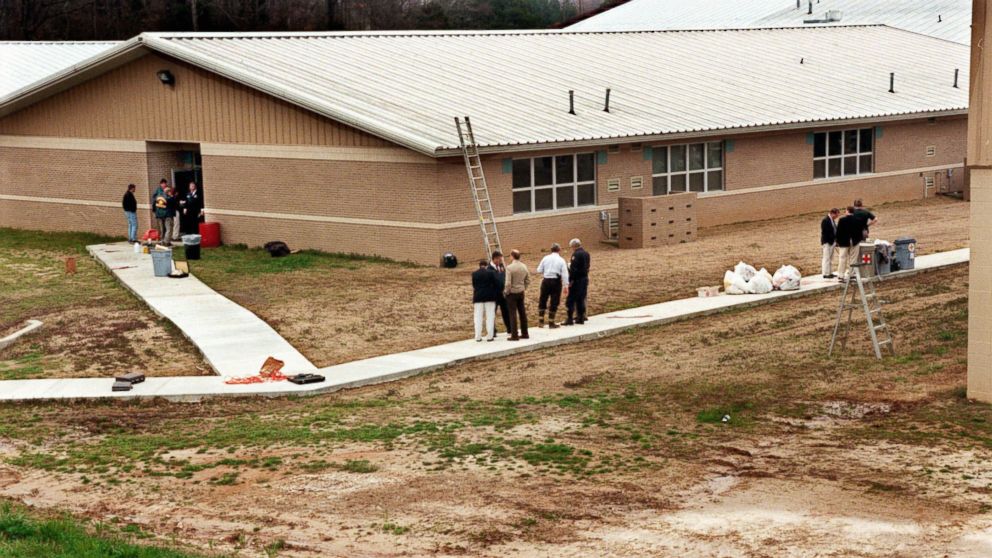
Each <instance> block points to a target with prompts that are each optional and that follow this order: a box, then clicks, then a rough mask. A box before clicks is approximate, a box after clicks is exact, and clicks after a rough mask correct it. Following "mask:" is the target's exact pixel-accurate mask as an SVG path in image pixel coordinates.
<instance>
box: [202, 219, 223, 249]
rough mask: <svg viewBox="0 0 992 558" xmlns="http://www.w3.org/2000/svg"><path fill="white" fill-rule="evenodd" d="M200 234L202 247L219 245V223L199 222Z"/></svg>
mask: <svg viewBox="0 0 992 558" xmlns="http://www.w3.org/2000/svg"><path fill="white" fill-rule="evenodd" d="M200 236H202V237H203V239H202V241H201V242H200V246H202V247H204V248H216V247H218V246H220V223H200Z"/></svg>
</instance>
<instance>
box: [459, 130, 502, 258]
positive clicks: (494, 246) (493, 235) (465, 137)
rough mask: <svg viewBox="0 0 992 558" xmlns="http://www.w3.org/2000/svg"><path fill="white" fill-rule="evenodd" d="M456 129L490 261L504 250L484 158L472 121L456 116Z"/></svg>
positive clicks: (486, 254)
mask: <svg viewBox="0 0 992 558" xmlns="http://www.w3.org/2000/svg"><path fill="white" fill-rule="evenodd" d="M455 127H456V128H458V141H459V142H460V143H461V146H462V156H463V157H464V158H465V170H466V171H467V172H468V187H469V189H470V190H472V200H473V201H474V202H475V211H476V213H477V214H478V216H479V226H480V227H481V229H482V247H483V250H484V254H485V258H486V259H487V260H488V259H490V258H491V257H492V254H493V252H495V251H496V250H499V251H501V252H502V250H503V248H502V245H501V244H500V242H499V231H498V230H497V229H496V214H495V212H493V202H492V198H490V197H489V187H488V186H487V185H486V173H484V172H483V171H482V158H481V157H480V156H479V147H478V146H477V145H476V144H475V134H474V133H472V121H471V120H469V118H468V117H467V116H466V117H465V120H464V122H462V119H460V118H458V117H457V116H456V117H455Z"/></svg>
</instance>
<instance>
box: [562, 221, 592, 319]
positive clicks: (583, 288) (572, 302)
mask: <svg viewBox="0 0 992 558" xmlns="http://www.w3.org/2000/svg"><path fill="white" fill-rule="evenodd" d="M568 245H569V247H570V248H571V249H572V259H571V261H570V262H569V263H568V278H569V286H568V296H567V297H566V298H565V309H566V310H567V311H568V319H566V320H565V325H567V326H568V325H574V324H579V325H582V324H584V323H586V294H587V293H588V292H589V264H590V258H589V252H586V250H585V248H583V247H582V241H580V240H579V239H578V238H573V239H572V240H571V241H570V242H569V243H568ZM573 314H575V319H574V320H573V319H572V315H573Z"/></svg>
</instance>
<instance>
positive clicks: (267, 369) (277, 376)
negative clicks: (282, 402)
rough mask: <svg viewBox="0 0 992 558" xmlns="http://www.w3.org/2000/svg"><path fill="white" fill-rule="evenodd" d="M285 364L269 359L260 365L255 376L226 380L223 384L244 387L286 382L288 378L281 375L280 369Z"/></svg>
mask: <svg viewBox="0 0 992 558" xmlns="http://www.w3.org/2000/svg"><path fill="white" fill-rule="evenodd" d="M285 364H286V363H285V362H283V361H281V360H279V359H277V358H272V357H269V358H267V359H265V362H263V363H262V369H261V370H259V371H258V374H257V375H255V376H243V377H240V378H228V379H226V380H224V383H225V384H231V385H244V384H262V383H265V382H279V381H282V380H288V379H289V376H286V375H285V374H283V373H282V367H283V366H285Z"/></svg>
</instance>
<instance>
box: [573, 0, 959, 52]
mask: <svg viewBox="0 0 992 558" xmlns="http://www.w3.org/2000/svg"><path fill="white" fill-rule="evenodd" d="M828 10H839V11H840V12H841V14H842V17H841V20H840V21H839V22H838V23H826V24H822V25H837V24H840V25H854V24H858V25H860V24H884V25H888V26H890V27H897V28H899V29H905V30H907V31H913V32H915V33H923V34H924V35H929V36H931V37H937V38H940V39H945V40H949V41H954V42H958V43H962V44H969V43H970V42H971V0H926V1H923V0H814V2H813V15H812V16H811V15H809V0H801V1H800V3H799V6H798V7H797V5H796V2H795V0H792V1H790V0H747V1H744V2H741V1H739V0H693V1H686V0H630V1H629V2H627V3H624V4H621V5H619V6H617V7H615V8H612V9H609V10H606V11H605V12H602V13H599V14H596V15H594V16H591V17H589V18H587V19H584V20H582V21H579V22H577V23H575V24H574V25H572V26H570V27H568V30H569V31H631V30H644V29H655V30H661V29H729V28H735V27H791V26H801V25H809V24H806V23H804V22H805V21H806V20H809V19H822V18H823V16H824V15H825V14H826V12H827V11H828ZM818 25H821V24H818Z"/></svg>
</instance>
